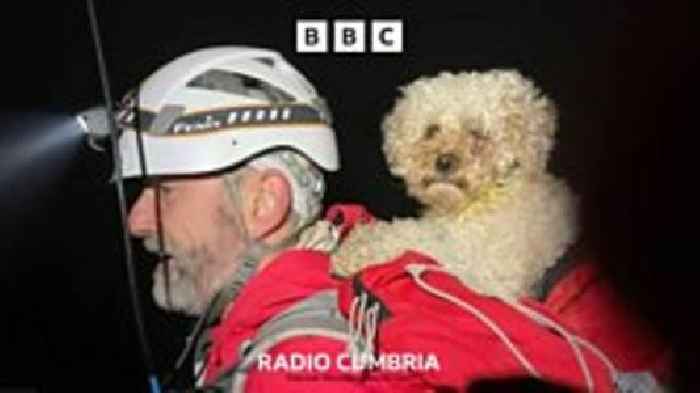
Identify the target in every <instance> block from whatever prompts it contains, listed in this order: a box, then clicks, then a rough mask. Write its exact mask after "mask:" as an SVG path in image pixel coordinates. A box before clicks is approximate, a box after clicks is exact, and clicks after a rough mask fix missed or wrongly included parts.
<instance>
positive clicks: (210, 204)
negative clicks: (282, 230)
mask: <svg viewBox="0 0 700 393" xmlns="http://www.w3.org/2000/svg"><path fill="white" fill-rule="evenodd" d="M159 184H160V187H161V191H160V200H161V201H160V203H161V222H162V231H163V241H164V251H165V253H166V254H167V258H166V260H165V261H161V262H159V264H158V266H157V267H156V269H155V271H154V274H153V279H154V283H153V297H154V299H155V301H156V303H157V304H158V305H159V306H161V307H162V308H164V309H168V310H174V311H181V312H184V313H187V314H191V315H196V314H200V313H201V312H203V310H204V308H205V307H206V305H207V303H208V302H209V300H210V299H211V298H212V296H213V295H214V294H215V293H216V291H217V290H218V289H219V288H220V287H221V286H222V285H223V283H224V281H225V280H226V279H228V278H229V277H230V276H231V274H233V272H234V271H235V269H236V265H237V264H236V263H235V261H236V260H237V259H239V257H240V255H241V254H242V252H243V251H244V248H245V241H244V239H243V236H242V231H241V229H240V228H241V226H240V224H239V222H238V221H239V220H238V215H237V214H236V211H235V210H234V209H237V208H238V207H237V206H233V202H232V200H231V198H230V197H229V196H228V194H227V191H226V189H225V183H224V181H223V178H221V177H206V178H186V179H172V180H163V181H161V182H160V183H159ZM129 231H130V232H131V234H132V235H134V236H136V237H139V238H143V239H144V245H145V247H146V248H147V249H148V250H149V251H152V252H157V251H158V249H159V248H158V237H157V236H158V235H157V222H156V211H155V189H154V187H153V186H149V187H146V188H145V189H144V191H143V192H142V193H141V195H140V196H139V198H138V200H137V201H136V202H135V204H134V205H133V207H132V208H131V212H130V214H129ZM166 266H167V269H166ZM166 270H167V272H166ZM166 281H167V283H166ZM168 292H169V294H168ZM168 295H169V296H168Z"/></svg>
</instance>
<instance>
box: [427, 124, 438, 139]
mask: <svg viewBox="0 0 700 393" xmlns="http://www.w3.org/2000/svg"><path fill="white" fill-rule="evenodd" d="M439 131H440V126H438V125H437V124H431V125H429V126H428V127H426V128H425V135H424V137H425V139H430V138H432V137H434V136H435V134H437V133H438V132H439Z"/></svg>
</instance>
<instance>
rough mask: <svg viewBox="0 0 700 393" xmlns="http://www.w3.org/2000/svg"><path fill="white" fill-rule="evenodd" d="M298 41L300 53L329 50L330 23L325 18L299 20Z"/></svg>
mask: <svg viewBox="0 0 700 393" xmlns="http://www.w3.org/2000/svg"><path fill="white" fill-rule="evenodd" d="M296 43H297V52H299V53H325V52H327V51H328V23H327V22H326V21H325V20H298V21H297V37H296Z"/></svg>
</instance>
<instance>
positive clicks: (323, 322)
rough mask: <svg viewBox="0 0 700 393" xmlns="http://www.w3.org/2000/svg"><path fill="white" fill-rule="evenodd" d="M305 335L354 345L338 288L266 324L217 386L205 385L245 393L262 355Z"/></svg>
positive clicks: (240, 348) (244, 344)
mask: <svg viewBox="0 0 700 393" xmlns="http://www.w3.org/2000/svg"><path fill="white" fill-rule="evenodd" d="M301 336H317V337H328V338H333V339H337V340H341V341H347V342H350V339H351V337H350V329H349V327H348V322H347V320H346V319H345V317H343V315H342V314H341V313H340V310H339V309H338V294H337V291H336V290H335V289H331V290H324V291H320V292H318V293H317V294H315V295H313V296H311V297H308V298H306V299H304V300H302V301H300V302H298V303H296V304H294V305H293V306H291V307H290V308H289V309H287V310H285V311H284V312H282V313H280V314H279V315H277V316H275V317H274V318H271V319H270V320H268V321H267V322H265V323H264V324H263V325H262V326H261V327H260V329H259V330H258V333H257V334H256V335H255V337H254V338H253V339H251V340H247V341H245V342H243V343H242V344H241V346H240V347H239V349H238V350H239V354H240V356H239V361H238V362H237V363H236V364H234V365H233V366H231V368H229V369H228V370H227V371H225V372H223V373H222V374H221V375H220V376H219V377H218V378H217V380H216V382H215V383H214V384H210V385H207V386H205V388H207V389H210V390H211V391H219V392H225V393H231V392H235V393H243V392H244V390H245V383H246V380H247V376H248V371H249V370H250V369H251V367H253V366H254V365H255V364H256V363H257V360H258V358H259V356H261V355H263V354H265V353H266V352H267V351H269V350H271V349H272V348H274V347H275V346H276V345H277V344H279V343H281V342H283V341H285V340H287V339H290V338H293V337H301Z"/></svg>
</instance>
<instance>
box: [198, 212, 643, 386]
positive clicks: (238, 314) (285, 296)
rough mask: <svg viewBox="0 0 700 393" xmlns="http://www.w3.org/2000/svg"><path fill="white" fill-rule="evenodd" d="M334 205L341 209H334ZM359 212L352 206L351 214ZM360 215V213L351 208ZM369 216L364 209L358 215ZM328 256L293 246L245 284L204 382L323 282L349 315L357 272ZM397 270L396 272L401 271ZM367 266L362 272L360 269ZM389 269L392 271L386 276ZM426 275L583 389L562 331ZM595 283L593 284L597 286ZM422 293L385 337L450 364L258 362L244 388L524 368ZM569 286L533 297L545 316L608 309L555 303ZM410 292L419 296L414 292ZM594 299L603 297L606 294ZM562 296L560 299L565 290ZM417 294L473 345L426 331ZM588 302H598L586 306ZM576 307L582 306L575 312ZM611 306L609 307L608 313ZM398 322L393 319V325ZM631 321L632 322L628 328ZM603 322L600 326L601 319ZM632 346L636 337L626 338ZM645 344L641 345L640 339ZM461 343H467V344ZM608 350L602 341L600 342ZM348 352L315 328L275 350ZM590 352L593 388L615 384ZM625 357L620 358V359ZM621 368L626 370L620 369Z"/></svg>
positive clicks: (277, 353) (457, 376)
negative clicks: (395, 368)
mask: <svg viewBox="0 0 700 393" xmlns="http://www.w3.org/2000/svg"><path fill="white" fill-rule="evenodd" d="M332 211H335V212H337V209H335V210H332ZM351 215H352V214H351ZM354 216H358V215H356V214H355V215H354ZM359 216H364V215H359ZM416 261H419V262H421V263H425V264H432V263H434V262H433V261H431V260H430V259H428V258H425V257H424V256H422V255H420V254H416V253H407V254H404V255H403V256H401V257H400V258H397V259H396V260H394V261H388V263H387V264H384V265H381V266H379V267H377V268H375V271H376V269H384V271H382V272H381V274H378V275H375V276H371V274H372V273H371V271H370V270H371V269H373V268H369V269H366V271H370V273H368V274H370V276H368V277H369V279H368V280H369V281H368V282H369V283H371V282H372V277H380V278H381V277H389V276H391V275H392V274H394V271H399V270H400V269H401V268H402V265H404V264H406V263H408V262H416ZM329 262H330V261H329V258H328V256H327V255H325V254H322V253H319V252H316V251H311V250H289V251H287V252H284V253H282V254H281V255H279V256H278V257H277V258H276V259H275V260H274V261H272V262H271V263H270V264H268V266H266V267H265V268H264V269H263V270H262V271H261V272H259V273H258V274H256V275H255V276H254V277H253V278H252V279H251V280H250V281H249V282H248V284H247V285H246V286H245V287H244V288H243V289H242V290H241V293H240V294H239V296H238V298H237V300H236V301H235V303H234V304H233V305H232V306H231V307H230V308H229V309H228V310H227V312H226V313H225V315H224V316H223V318H222V322H221V323H220V324H219V325H218V326H217V327H215V328H214V329H213V331H212V333H211V339H212V346H211V348H210V351H209V357H208V359H207V363H206V371H205V375H204V376H205V383H207V382H212V381H215V380H216V378H217V377H218V376H219V374H220V373H221V372H223V371H225V370H227V369H228V368H230V367H231V366H232V365H234V364H235V363H236V362H237V361H238V358H239V350H240V348H241V344H242V343H243V342H244V341H246V340H248V339H251V338H253V337H254V336H255V335H256V333H257V331H258V329H259V328H260V327H261V326H262V325H263V324H264V323H265V322H266V321H268V320H269V319H270V318H272V317H274V316H275V315H278V314H279V313H280V312H282V311H284V310H285V309H287V308H289V307H290V306H292V305H294V304H296V303H297V302H299V301H300V300H303V299H305V298H307V297H309V296H311V295H313V294H315V293H317V292H318V291H322V290H326V289H336V290H338V292H339V294H340V303H341V304H340V309H341V311H343V312H344V313H345V314H346V315H347V312H348V310H347V305H348V304H349V296H350V295H349V293H350V292H351V291H352V290H353V288H352V287H353V285H352V282H351V281H350V280H342V281H338V280H335V279H333V278H331V277H330V275H329V271H330V269H329ZM397 269H398V270H397ZM363 274H364V273H363ZM387 274H388V275H387ZM396 277H398V278H397V279H392V280H391V284H390V285H392V286H393V287H394V288H399V289H400V290H401V288H408V287H409V286H410V285H412V284H410V283H409V281H410V280H408V278H407V277H405V276H400V275H396ZM427 280H428V281H430V282H432V283H435V284H436V285H439V286H440V287H442V288H448V289H449V288H452V289H453V290H454V291H455V292H459V293H461V297H462V298H463V300H465V301H467V302H469V303H470V304H472V305H474V306H475V307H477V308H479V309H480V310H481V311H482V312H484V313H485V314H488V315H490V316H491V317H492V318H493V319H494V320H495V321H496V322H497V323H498V324H499V326H500V327H501V328H502V329H503V330H504V331H505V332H506V333H507V334H508V335H510V336H512V337H513V341H515V342H517V343H519V345H520V346H522V348H521V350H522V351H523V352H524V353H526V355H527V356H528V358H529V359H530V360H531V362H532V363H533V364H534V365H536V367H537V368H538V370H539V371H540V373H541V374H542V375H543V377H544V378H545V379H548V380H554V381H557V382H560V383H562V382H563V383H566V384H569V385H573V386H576V387H579V388H581V387H583V381H582V378H581V374H580V371H579V370H578V369H577V368H576V367H575V366H572V364H573V363H572V356H571V354H570V353H569V348H568V347H567V345H566V344H565V343H563V339H561V338H560V337H558V336H556V335H555V334H554V333H553V332H550V331H547V330H546V329H544V328H542V327H540V326H538V325H537V324H535V323H534V322H532V321H530V320H528V319H527V318H525V317H523V316H522V315H519V314H518V313H517V312H514V310H513V309H512V308H511V307H510V306H508V305H506V304H505V303H503V302H501V301H499V300H497V299H493V298H487V297H483V296H480V295H478V294H476V293H474V292H471V291H469V290H468V289H466V290H461V292H460V289H459V288H460V286H459V284H458V283H457V282H456V280H452V279H450V278H448V277H440V276H436V275H428V277H427ZM565 282H566V285H568V289H567V290H566V291H564V292H566V293H578V292H581V293H586V291H585V290H583V288H579V289H580V290H579V291H578V292H577V291H576V287H575V283H576V282H578V281H575V280H574V281H570V280H569V281H565ZM382 288H383V289H386V290H387V291H390V290H391V289H390V288H389V287H388V286H387V285H386V283H381V285H377V286H376V288H373V289H375V290H378V292H379V293H380V294H379V296H380V297H381V296H382V295H381V291H382V290H383V289H382ZM590 288H594V287H590ZM406 293H407V294H408V295H410V296H415V297H416V298H415V299H406V303H405V304H399V305H398V306H397V307H404V306H406V307H405V308H406V310H405V312H401V313H397V314H396V315H398V318H394V319H393V320H390V321H389V322H388V323H386V324H385V325H386V326H383V327H382V329H383V330H380V332H382V333H380V335H383V336H380V337H379V340H381V341H382V342H383V343H384V344H387V345H389V346H390V347H393V348H398V349H404V350H409V351H410V350H413V351H419V350H423V349H425V350H428V349H431V348H437V353H438V356H440V357H443V359H440V362H441V363H442V365H443V366H445V372H441V373H432V374H431V373H423V374H421V373H420V372H413V373H404V374H400V375H397V374H396V373H384V372H372V373H366V372H365V373H362V372H358V373H354V374H350V373H347V372H341V370H339V369H338V367H336V363H335V362H331V367H330V368H329V369H327V370H324V371H323V372H315V373H314V372H284V371H274V372H273V371H264V370H256V369H255V368H253V369H252V370H251V371H249V374H248V378H247V380H246V385H245V386H246V390H245V391H246V392H249V393H251V392H275V393H277V392H314V391H315V392H341V393H342V392H374V391H376V392H396V391H401V392H425V391H434V390H433V389H431V386H434V385H435V384H436V383H437V384H439V383H440V382H445V383H455V381H464V385H465V386H467V385H468V384H469V383H471V382H474V381H476V380H478V379H480V378H488V377H498V378H500V377H507V376H520V375H524V373H523V372H522V370H521V369H520V368H519V365H518V364H517V362H514V361H513V357H512V356H511V354H510V353H509V352H508V351H507V350H506V349H505V348H504V346H503V343H502V342H500V341H499V340H498V339H496V338H495V337H494V335H493V334H492V332H490V331H489V330H488V329H486V328H485V326H484V324H483V323H482V322H480V321H478V320H476V319H475V318H472V317H470V315H468V314H464V313H463V312H462V310H459V309H455V308H454V307H452V305H450V304H445V303H444V302H442V301H441V300H439V299H434V298H433V299H430V298H429V297H428V298H423V295H421V294H420V291H412V290H409V291H407V292H406ZM557 293H563V292H562V290H561V289H557V288H556V287H555V289H554V290H553V291H552V296H550V298H549V299H548V301H547V303H545V304H544V305H543V304H535V303H533V302H528V304H530V305H531V306H532V307H534V308H536V309H538V310H539V311H540V312H541V313H544V314H546V315H547V316H549V317H551V318H554V319H558V321H559V322H562V318H559V316H562V317H563V319H564V320H565V321H564V322H563V324H565V325H567V323H568V325H567V326H571V325H574V326H581V323H580V319H579V320H578V321H579V323H578V324H577V323H576V318H572V315H581V316H583V315H585V316H586V317H587V318H593V319H595V315H597V314H598V313H599V312H600V310H601V309H602V310H603V313H605V310H606V307H607V305H606V304H605V302H603V301H598V302H587V303H581V304H583V305H585V307H583V308H581V307H578V306H579V305H580V304H578V303H577V302H576V301H575V300H573V299H570V298H568V299H567V301H566V302H563V303H566V304H567V305H568V306H567V307H566V308H565V309H567V310H568V311H569V312H568V313H567V312H565V311H566V310H564V309H562V308H561V307H557V304H563V303H561V302H560V303H557V301H556V299H557V297H556V294H557ZM411 294H412V295H411ZM593 298H595V299H598V300H603V299H604V297H596V296H595V295H594V296H593ZM559 299H563V298H559ZM414 301H415V302H419V303H420V304H423V305H428V304H429V309H431V310H438V311H439V312H440V313H443V314H444V315H447V316H454V317H455V318H452V317H450V318H448V319H449V320H450V321H451V322H446V323H458V324H459V326H460V327H459V331H460V332H463V336H462V337H459V341H460V345H462V346H464V345H466V346H468V347H469V348H470V349H469V350H468V351H464V350H462V349H461V348H460V349H459V350H458V351H457V350H456V349H455V348H457V347H456V346H455V345H454V342H453V340H454V337H449V335H448V337H447V339H444V338H443V339H440V338H439V337H435V336H434V335H432V334H431V332H430V331H429V332H428V334H425V331H423V330H422V329H424V328H425V326H426V325H425V324H422V323H421V318H420V315H417V314H416V313H415V312H413V311H412V310H411V307H410V306H411V304H412V303H411V302H414ZM586 307H590V308H591V309H590V310H589V309H587V308H586ZM573 310H575V311H573ZM608 314H609V313H608ZM392 324H393V325H392ZM627 327H630V326H627ZM601 328H602V327H601ZM621 335H622V336H627V337H632V341H634V340H636V338H635V337H636V336H635V335H634V334H629V332H628V331H610V330H609V331H607V332H606V333H605V334H604V335H603V336H604V337H606V339H600V338H601V337H602V336H601V335H598V336H596V337H594V338H595V340H594V341H596V342H595V343H596V344H598V345H599V346H604V345H607V344H610V343H611V342H612V343H614V340H612V338H613V337H618V336H621ZM625 343H626V344H630V342H625ZM634 344H639V345H641V346H643V345H644V343H638V342H636V341H635V342H634ZM462 348H463V347H462ZM603 349H604V350H605V348H603ZM345 350H346V342H344V341H341V340H335V339H330V338H323V337H317V336H306V337H293V338H290V339H287V340H286V341H283V342H281V343H279V344H277V345H276V346H275V347H273V348H272V350H270V351H269V352H268V354H269V355H270V357H271V358H272V359H277V358H278V357H284V358H285V359H290V357H291V356H292V355H296V356H300V357H302V358H304V357H305V358H306V359H311V357H310V356H314V355H316V354H326V355H327V356H329V357H330V358H332V359H335V358H337V357H338V356H340V355H341V354H343V353H344V351H345ZM586 359H587V360H588V362H589V363H590V365H591V371H592V373H593V375H594V379H595V382H596V392H612V391H613V387H612V382H611V381H610V380H609V378H608V377H607V372H606V369H605V368H604V367H603V366H602V364H601V363H600V362H599V361H598V359H596V358H595V357H594V356H591V355H590V354H589V353H587V354H586ZM615 360H619V356H618V357H615ZM622 363H623V365H629V364H636V365H638V366H640V367H643V368H648V362H646V361H641V362H637V363H635V362H634V361H632V362H629V361H628V360H624V359H623V360H622ZM623 370H624V368H623Z"/></svg>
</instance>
